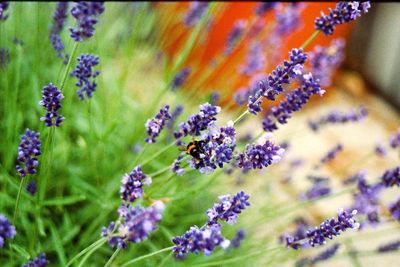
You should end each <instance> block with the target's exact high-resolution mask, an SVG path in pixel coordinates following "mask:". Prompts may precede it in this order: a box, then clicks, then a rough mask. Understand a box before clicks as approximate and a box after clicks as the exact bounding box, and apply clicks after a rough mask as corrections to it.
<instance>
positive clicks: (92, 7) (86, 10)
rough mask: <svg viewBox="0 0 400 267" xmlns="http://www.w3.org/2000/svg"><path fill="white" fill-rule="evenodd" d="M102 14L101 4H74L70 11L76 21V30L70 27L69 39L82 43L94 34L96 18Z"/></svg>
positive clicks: (102, 7)
mask: <svg viewBox="0 0 400 267" xmlns="http://www.w3.org/2000/svg"><path fill="white" fill-rule="evenodd" d="M103 12H104V6H103V2H76V3H75V4H74V6H73V7H72V9H71V14H72V16H73V17H74V18H75V19H76V21H77V25H76V28H72V27H70V28H69V30H70V32H71V38H72V39H74V40H75V41H76V42H82V41H84V40H86V39H88V38H90V37H92V36H93V34H94V25H96V24H97V22H98V20H97V18H98V17H99V16H100V14H101V13H103Z"/></svg>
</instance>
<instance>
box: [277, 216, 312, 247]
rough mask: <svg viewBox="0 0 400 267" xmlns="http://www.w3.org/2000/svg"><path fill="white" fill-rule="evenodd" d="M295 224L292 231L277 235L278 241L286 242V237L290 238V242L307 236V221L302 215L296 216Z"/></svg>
mask: <svg viewBox="0 0 400 267" xmlns="http://www.w3.org/2000/svg"><path fill="white" fill-rule="evenodd" d="M294 222H295V224H296V230H295V231H294V232H292V233H284V234H282V235H280V236H279V243H283V242H286V240H287V239H291V241H292V242H297V241H299V240H303V239H305V238H306V237H307V229H308V228H309V226H310V225H309V223H308V222H307V221H306V220H305V219H304V218H302V217H298V218H296V219H295V220H294Z"/></svg>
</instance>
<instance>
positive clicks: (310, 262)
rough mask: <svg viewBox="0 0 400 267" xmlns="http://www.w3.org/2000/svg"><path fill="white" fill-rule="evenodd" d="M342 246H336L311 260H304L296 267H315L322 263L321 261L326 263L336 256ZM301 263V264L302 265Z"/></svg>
mask: <svg viewBox="0 0 400 267" xmlns="http://www.w3.org/2000/svg"><path fill="white" fill-rule="evenodd" d="M339 248H340V245H339V244H334V245H332V246H330V247H328V248H327V249H325V250H324V251H322V252H320V253H319V254H318V255H316V256H315V257H313V258H311V259H309V258H303V259H301V260H300V261H298V263H296V267H300V266H313V265H314V264H316V263H318V262H321V261H326V260H328V259H330V258H332V257H333V256H335V254H336V252H337V251H338V250H339ZM300 262H301V263H300Z"/></svg>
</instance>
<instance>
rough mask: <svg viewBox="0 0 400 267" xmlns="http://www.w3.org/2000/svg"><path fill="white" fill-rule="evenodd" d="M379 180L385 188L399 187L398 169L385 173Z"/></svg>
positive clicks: (399, 176)
mask: <svg viewBox="0 0 400 267" xmlns="http://www.w3.org/2000/svg"><path fill="white" fill-rule="evenodd" d="M381 179H382V184H383V185H384V186H386V187H392V186H395V185H397V186H399V187H400V167H396V168H394V169H391V170H387V171H385V173H384V174H383V175H382V178H381Z"/></svg>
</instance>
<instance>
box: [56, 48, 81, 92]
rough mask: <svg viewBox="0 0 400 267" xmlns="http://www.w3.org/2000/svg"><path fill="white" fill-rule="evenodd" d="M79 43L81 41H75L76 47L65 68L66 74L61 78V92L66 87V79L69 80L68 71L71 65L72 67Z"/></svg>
mask: <svg viewBox="0 0 400 267" xmlns="http://www.w3.org/2000/svg"><path fill="white" fill-rule="evenodd" d="M78 44H79V42H75V43H74V47H73V48H72V52H71V55H70V56H69V59H68V63H67V67H66V68H65V72H64V76H63V78H62V80H61V85H60V91H61V92H62V90H63V89H64V85H65V81H66V80H67V77H68V72H69V69H70V67H71V63H72V58H73V57H74V55H75V52H76V50H77V49H78Z"/></svg>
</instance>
